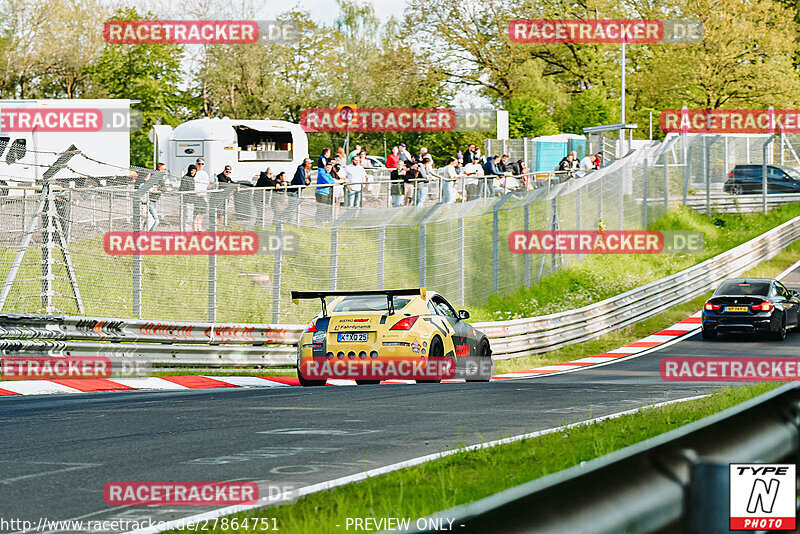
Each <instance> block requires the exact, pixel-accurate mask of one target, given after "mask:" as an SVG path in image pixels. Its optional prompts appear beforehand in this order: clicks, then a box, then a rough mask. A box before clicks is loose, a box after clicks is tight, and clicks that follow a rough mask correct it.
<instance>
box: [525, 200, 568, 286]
mask: <svg viewBox="0 0 800 534" xmlns="http://www.w3.org/2000/svg"><path fill="white" fill-rule="evenodd" d="M578 199H579V200H578V220H580V218H581V204H580V189H578ZM522 220H523V227H522V228H523V230H525V235H526V236H527V235H528V230H530V204H528V203H527V202H526V203H525V206H524V207H523V208H522ZM578 230H580V223H578ZM524 256H525V287H528V286H530V285H531V255H530V254H524Z"/></svg>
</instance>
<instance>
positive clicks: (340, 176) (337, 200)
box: [331, 158, 347, 206]
mask: <svg viewBox="0 0 800 534" xmlns="http://www.w3.org/2000/svg"><path fill="white" fill-rule="evenodd" d="M338 161H339V158H336V160H335V161H334V163H333V166H332V168H331V176H332V177H333V181H334V183H335V184H336V185H335V186H334V188H333V203H334V204H336V205H337V206H343V205H344V204H345V202H346V198H345V184H346V183H347V174H346V173H345V171H344V168H343V167H342V165H341V164H340V163H338Z"/></svg>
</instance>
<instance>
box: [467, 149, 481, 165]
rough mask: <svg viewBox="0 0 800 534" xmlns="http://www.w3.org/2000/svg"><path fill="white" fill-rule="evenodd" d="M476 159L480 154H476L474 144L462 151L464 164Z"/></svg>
mask: <svg viewBox="0 0 800 534" xmlns="http://www.w3.org/2000/svg"><path fill="white" fill-rule="evenodd" d="M476 159H480V155H479V154H478V152H477V150H476V148H475V145H469V147H468V148H467V151H466V152H465V153H464V165H469V164H470V163H472V162H473V161H474V160H476Z"/></svg>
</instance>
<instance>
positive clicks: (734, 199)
mask: <svg viewBox="0 0 800 534" xmlns="http://www.w3.org/2000/svg"><path fill="white" fill-rule="evenodd" d="M710 200H711V209H712V210H714V211H719V212H723V213H742V212H750V211H761V210H762V209H763V207H764V205H763V197H762V196H761V194H754V195H719V194H713V195H711V199H710ZM798 201H800V193H770V194H769V195H767V208H768V209H772V208H777V207H778V206H781V205H783V204H788V203H789V202H798ZM686 205H687V206H689V207H690V208H692V209H693V210H695V211H699V212H703V213H705V211H706V197H705V195H701V196H699V197H688V198H687V199H686Z"/></svg>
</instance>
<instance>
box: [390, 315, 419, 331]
mask: <svg viewBox="0 0 800 534" xmlns="http://www.w3.org/2000/svg"><path fill="white" fill-rule="evenodd" d="M418 318H419V317H418V316H416V315H414V316H412V317H406V318H405V319H400V320H399V321H397V322H396V323H394V326H393V327H391V328H390V329H389V330H411V327H412V326H414V323H416V322H417V319H418Z"/></svg>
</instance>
